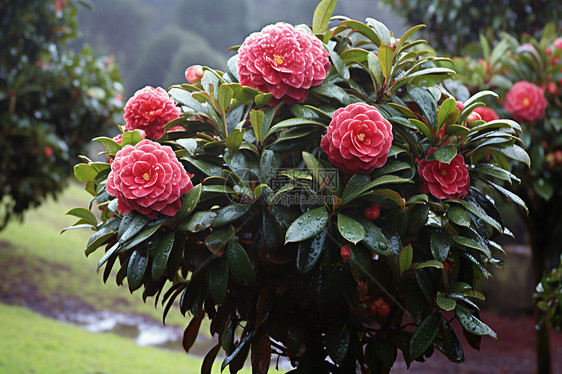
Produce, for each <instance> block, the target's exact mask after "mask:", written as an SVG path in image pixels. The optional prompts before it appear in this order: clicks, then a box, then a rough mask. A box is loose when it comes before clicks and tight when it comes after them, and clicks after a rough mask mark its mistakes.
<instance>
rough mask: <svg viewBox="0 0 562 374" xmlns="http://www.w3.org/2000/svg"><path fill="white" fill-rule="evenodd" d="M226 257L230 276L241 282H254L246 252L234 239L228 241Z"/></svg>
mask: <svg viewBox="0 0 562 374" xmlns="http://www.w3.org/2000/svg"><path fill="white" fill-rule="evenodd" d="M226 259H227V262H228V268H229V269H230V272H231V273H232V276H234V278H235V279H236V280H237V281H239V282H240V283H243V284H249V283H255V282H256V276H255V274H254V268H253V267H252V263H251V262H250V258H249V257H248V254H247V253H246V251H245V250H244V248H243V247H242V246H241V245H240V244H239V243H238V242H236V241H235V240H231V241H230V242H228V246H227V247H226Z"/></svg>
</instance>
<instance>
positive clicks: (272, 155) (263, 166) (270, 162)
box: [259, 150, 283, 184]
mask: <svg viewBox="0 0 562 374" xmlns="http://www.w3.org/2000/svg"><path fill="white" fill-rule="evenodd" d="M282 162H283V155H282V154H280V153H278V152H273V151H270V150H265V151H263V153H262V155H261V161H260V167H259V177H260V181H261V183H265V184H269V181H270V180H271V179H272V178H274V177H275V175H276V172H277V169H279V168H280V167H281V164H282Z"/></svg>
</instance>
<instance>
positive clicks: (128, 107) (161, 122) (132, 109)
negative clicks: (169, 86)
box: [123, 86, 180, 139]
mask: <svg viewBox="0 0 562 374" xmlns="http://www.w3.org/2000/svg"><path fill="white" fill-rule="evenodd" d="M179 116H180V111H179V110H178V108H177V107H176V103H175V102H174V100H173V99H172V98H171V97H170V96H168V93H167V92H166V91H165V90H164V89H163V88H161V87H157V88H154V87H150V86H146V87H145V88H143V89H141V90H138V91H137V92H135V94H134V95H133V97H131V98H130V99H129V100H128V101H127V104H125V114H124V116H123V118H125V124H126V125H125V131H131V130H136V129H139V130H144V131H145V132H146V136H147V137H149V138H151V139H160V138H161V137H162V136H163V135H164V132H165V131H166V130H165V129H164V127H165V126H166V124H167V123H168V122H170V121H173V120H175V119H177V118H179Z"/></svg>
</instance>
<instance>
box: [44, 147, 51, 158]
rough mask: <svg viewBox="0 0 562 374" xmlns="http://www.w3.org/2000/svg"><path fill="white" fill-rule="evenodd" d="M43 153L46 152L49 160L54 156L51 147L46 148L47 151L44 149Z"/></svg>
mask: <svg viewBox="0 0 562 374" xmlns="http://www.w3.org/2000/svg"><path fill="white" fill-rule="evenodd" d="M43 151H44V152H45V156H47V158H49V157H51V156H52V155H53V148H51V147H49V146H46V147H45V149H43Z"/></svg>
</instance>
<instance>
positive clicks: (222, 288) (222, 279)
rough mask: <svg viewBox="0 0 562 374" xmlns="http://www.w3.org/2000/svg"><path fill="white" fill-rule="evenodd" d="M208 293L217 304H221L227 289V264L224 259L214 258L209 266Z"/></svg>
mask: <svg viewBox="0 0 562 374" xmlns="http://www.w3.org/2000/svg"><path fill="white" fill-rule="evenodd" d="M208 285H209V293H210V294H211V296H212V297H213V300H215V302H216V303H217V304H223V303H224V301H225V299H226V291H227V288H228V264H227V260H226V259H225V258H216V259H214V260H212V261H211V263H210V264H209V274H208Z"/></svg>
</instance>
